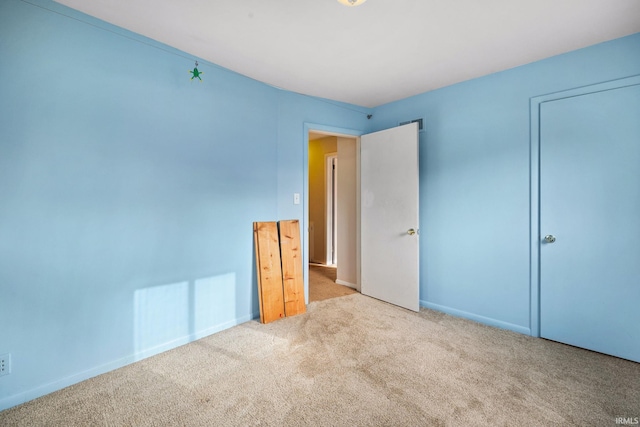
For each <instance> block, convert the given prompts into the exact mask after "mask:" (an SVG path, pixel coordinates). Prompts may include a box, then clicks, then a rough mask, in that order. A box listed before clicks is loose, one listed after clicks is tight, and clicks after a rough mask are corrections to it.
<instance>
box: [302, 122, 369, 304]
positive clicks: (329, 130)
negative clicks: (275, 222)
mask: <svg viewBox="0 0 640 427" xmlns="http://www.w3.org/2000/svg"><path fill="white" fill-rule="evenodd" d="M309 132H314V133H321V134H326V135H327V136H338V137H346V138H355V140H356V272H357V276H356V277H357V282H356V283H355V285H356V290H357V291H358V292H360V135H364V134H365V133H366V132H365V131H364V130H357V129H347V128H341V127H336V126H327V125H321V124H317V123H304V134H303V138H304V143H303V144H302V151H303V153H302V162H303V163H302V166H303V171H304V176H303V189H304V192H305V193H304V197H303V199H304V203H303V207H302V209H303V213H302V230H303V231H304V232H303V233H302V236H301V237H302V247H303V249H304V250H303V257H302V262H303V266H304V268H303V276H304V294H305V302H306V303H307V304H308V303H309V268H308V265H309Z"/></svg>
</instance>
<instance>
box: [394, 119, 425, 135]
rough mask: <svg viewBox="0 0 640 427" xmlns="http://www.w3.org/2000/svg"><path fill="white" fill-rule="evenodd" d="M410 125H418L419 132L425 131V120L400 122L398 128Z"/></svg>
mask: <svg viewBox="0 0 640 427" xmlns="http://www.w3.org/2000/svg"><path fill="white" fill-rule="evenodd" d="M409 123H418V131H419V132H422V131H423V130H424V127H423V119H421V118H420V119H413V120H407V121H406V122H400V123H398V126H403V125H408V124H409Z"/></svg>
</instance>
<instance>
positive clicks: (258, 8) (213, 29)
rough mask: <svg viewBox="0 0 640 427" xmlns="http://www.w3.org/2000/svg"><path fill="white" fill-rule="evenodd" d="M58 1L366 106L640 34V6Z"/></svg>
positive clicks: (609, 1) (247, 71) (210, 57)
mask: <svg viewBox="0 0 640 427" xmlns="http://www.w3.org/2000/svg"><path fill="white" fill-rule="evenodd" d="M57 1H58V2H59V3H62V4H64V5H67V6H69V7H72V8H74V9H77V10H80V11H82V12H85V13H87V14H89V15H92V16H95V17H97V18H100V19H102V20H104V21H107V22H110V23H112V24H115V25H117V26H120V27H123V28H126V29H128V30H131V31H133V32H135V33H139V34H142V35H144V36H147V37H150V38H152V39H155V40H157V41H160V42H162V43H165V44H167V45H169V46H173V47H175V48H178V49H180V50H182V51H184V52H187V53H189V54H191V55H193V56H194V60H195V59H204V60H207V61H209V62H212V63H215V64H218V65H221V66H223V67H225V68H228V69H231V70H233V71H236V72H238V73H240V74H244V75H246V76H249V77H252V78H254V79H256V80H259V81H262V82H265V83H267V84H270V85H273V86H276V87H279V88H283V89H287V90H290V91H294V92H299V93H303V94H306V95H314V96H319V97H323V98H329V99H333V100H337V101H344V102H349V103H352V104H356V105H361V106H365V107H374V106H378V105H381V104H385V103H387V102H391V101H395V100H398V99H402V98H405V97H408V96H411V95H416V94H419V93H422V92H426V91H429V90H433V89H436V88H439V87H443V86H447V85H451V84H454V83H457V82H461V81H464V80H468V79H472V78H475V77H479V76H483V75H486V74H490V73H493V72H496V71H501V70H505V69H508V68H513V67H516V66H519V65H523V64H527V63H530V62H533V61H537V60H539V59H543V58H547V57H550V56H553V55H557V54H560V53H564V52H568V51H571V50H574V49H578V48H582V47H586V46H589V45H592V44H596V43H599V42H603V41H607V40H612V39H615V38H618V37H622V36H625V35H629V34H633V33H636V32H640V0H368V1H367V2H366V3H364V4H363V5H362V6H359V7H346V6H343V5H341V4H340V3H338V2H337V1H336V0H57ZM638 54H639V55H640V52H638ZM190 65H191V64H190ZM202 68H203V67H201V70H202V71H204V70H203V69H202Z"/></svg>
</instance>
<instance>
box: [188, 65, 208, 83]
mask: <svg viewBox="0 0 640 427" xmlns="http://www.w3.org/2000/svg"><path fill="white" fill-rule="evenodd" d="M189 72H190V73H191V80H193V79H194V78H196V77H197V78H198V80H200V82H202V79H201V78H200V76H201V75H202V74H204V73H203V72H201V71H199V70H198V61H196V66H195V67H194V69H193V70H189Z"/></svg>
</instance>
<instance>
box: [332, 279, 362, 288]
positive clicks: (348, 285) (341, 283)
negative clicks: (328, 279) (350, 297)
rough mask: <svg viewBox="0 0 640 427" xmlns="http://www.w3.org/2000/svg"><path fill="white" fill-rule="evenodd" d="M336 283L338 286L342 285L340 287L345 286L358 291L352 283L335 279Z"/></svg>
mask: <svg viewBox="0 0 640 427" xmlns="http://www.w3.org/2000/svg"><path fill="white" fill-rule="evenodd" d="M336 283H337V284H338V285H342V286H346V287H348V288H353V289H355V290H358V287H357V286H356V285H354V284H353V283H349V282H346V281H344V280H340V279H336Z"/></svg>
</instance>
